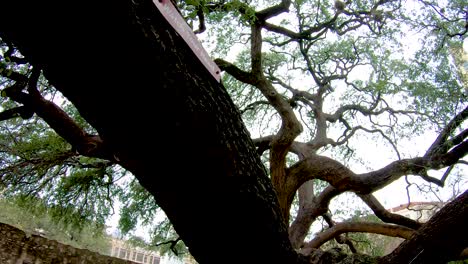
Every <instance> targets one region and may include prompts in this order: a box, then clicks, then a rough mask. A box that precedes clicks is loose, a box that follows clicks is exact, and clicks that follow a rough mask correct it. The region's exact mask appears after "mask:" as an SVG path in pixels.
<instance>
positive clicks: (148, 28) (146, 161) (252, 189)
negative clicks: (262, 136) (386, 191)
mask: <svg viewBox="0 0 468 264" xmlns="http://www.w3.org/2000/svg"><path fill="white" fill-rule="evenodd" d="M286 2H287V1H286ZM2 11H3V12H2V15H1V16H0V36H1V37H2V39H3V40H5V41H8V42H12V43H14V44H15V45H16V46H17V47H18V48H19V50H20V51H21V52H22V54H23V55H25V57H26V58H27V59H28V60H29V61H30V62H31V63H32V65H33V66H34V67H35V68H36V69H37V67H38V68H41V69H42V70H43V73H44V75H45V76H46V77H47V79H48V80H49V81H50V83H51V84H53V85H54V86H55V87H56V88H57V89H58V90H59V91H60V92H62V93H63V94H64V96H66V97H67V98H68V99H69V100H70V101H71V102H72V103H73V104H74V105H75V106H76V107H77V109H78V110H79V112H80V114H81V115H82V116H83V117H84V118H85V119H86V120H87V121H88V122H89V123H90V124H91V125H92V126H93V127H94V128H95V129H96V130H97V131H98V133H99V136H100V140H102V144H104V145H105V146H107V147H106V149H107V150H108V152H106V153H111V154H112V157H113V159H114V160H115V161H117V162H118V163H119V164H120V165H122V166H123V167H125V168H126V169H128V170H129V171H131V172H132V173H133V174H134V175H135V177H136V178H137V179H138V180H139V181H140V183H141V185H142V186H143V187H145V188H146V189H147V190H148V191H149V192H150V193H151V194H152V195H153V196H154V197H155V198H156V201H157V203H158V204H159V205H160V206H161V208H162V209H163V210H164V211H165V213H166V214H167V215H168V217H169V219H170V220H171V222H172V224H173V225H174V228H175V230H176V231H177V232H178V234H179V235H180V237H181V238H182V239H183V241H184V242H185V243H186V245H187V246H188V247H189V250H190V252H191V253H192V255H193V256H194V257H195V259H196V260H197V261H198V262H199V263H202V264H205V263H228V264H229V263H288V264H289V263H333V262H335V260H334V261H332V262H329V261H326V258H321V257H320V256H321V252H320V251H318V250H317V251H315V250H314V254H312V255H311V256H310V258H308V259H306V258H305V257H303V256H302V255H299V254H297V253H296V252H295V251H294V250H293V249H292V247H291V244H290V242H289V240H288V233H287V228H286V226H285V223H284V217H283V215H282V213H281V211H280V209H279V206H278V199H277V197H276V194H275V191H274V190H273V187H272V185H271V182H270V180H269V179H268V177H267V175H266V172H265V169H264V167H263V166H262V164H261V161H260V158H259V156H258V154H257V153H256V150H255V148H254V145H253V143H252V141H251V140H250V137H249V134H248V132H247V130H246V129H245V127H244V125H243V123H242V120H241V117H240V114H239V112H238V111H237V109H236V107H235V105H234V104H233V102H232V101H231V99H230V98H229V96H228V94H227V92H226V91H225V89H224V87H223V85H222V84H219V83H218V82H217V81H216V80H215V79H214V78H213V77H212V76H211V75H210V73H208V71H207V70H206V69H205V68H204V67H203V66H202V64H201V63H200V62H199V61H198V59H197V58H196V56H195V55H194V54H193V53H192V51H191V50H190V49H189V48H188V46H187V45H186V44H185V42H184V41H183V40H182V38H180V36H179V35H178V34H177V33H176V32H175V31H174V30H173V29H172V28H171V27H170V26H169V24H168V23H167V22H166V21H165V19H164V18H163V17H162V15H161V14H160V13H159V12H158V10H157V9H156V7H155V6H154V4H153V3H152V2H151V1H148V0H127V1H125V0H121V1H111V0H102V1H91V0H84V1H79V2H73V3H70V2H67V1H61V0H46V1H26V0H6V1H3V2H2ZM465 204H466V202H465ZM464 209H466V206H465V208H464ZM465 211H466V210H465ZM460 212H462V213H463V212H464V211H458V212H457V213H458V214H460ZM454 214H455V212H454ZM455 215H456V214H455ZM452 220H453V221H454V222H456V223H459V220H458V219H452ZM462 220H466V214H465V215H464V218H463V219H462ZM439 227H440V228H442V227H441V226H439ZM463 228H464V229H463ZM424 230H426V229H424ZM461 230H463V232H460V233H461V234H466V227H461ZM419 231H420V230H418V232H419ZM426 231H427V232H434V233H435V234H439V233H437V232H438V231H437V230H433V229H427V230H426ZM421 232H422V231H421ZM423 234H426V233H423ZM454 237H456V236H454ZM414 239H415V240H417V241H418V237H416V238H414ZM464 239H465V240H461V241H462V242H463V243H464V244H463V246H466V243H465V242H466V238H464ZM457 247H458V246H457ZM443 250H447V252H449V253H450V254H449V255H451V252H452V251H450V250H449V249H446V248H444V249H443ZM434 251H435V250H434ZM401 252H403V253H397V254H396V255H395V256H396V257H398V254H402V255H405V254H406V253H404V252H406V251H404V250H403V251H401ZM315 253H317V254H315ZM354 257H356V258H358V256H357V255H356V256H350V257H346V259H349V258H354ZM339 259H340V260H338V259H336V261H341V260H343V257H342V256H340V258H339Z"/></svg>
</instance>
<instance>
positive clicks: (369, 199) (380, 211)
mask: <svg viewBox="0 0 468 264" xmlns="http://www.w3.org/2000/svg"><path fill="white" fill-rule="evenodd" d="M358 196H359V197H360V198H361V199H362V200H363V201H364V202H365V203H366V204H367V205H368V206H369V207H370V209H372V211H373V212H374V214H375V215H376V216H377V217H378V218H379V219H380V220H382V221H384V222H386V223H391V224H397V225H400V226H406V227H409V228H411V229H414V230H417V229H418V228H420V227H421V226H422V224H421V223H418V222H416V221H414V220H413V219H410V218H407V217H404V216H402V215H399V214H393V213H390V212H389V211H387V210H386V209H385V208H384V207H383V206H382V204H380V202H379V201H378V200H377V198H375V197H374V196H373V195H372V194H366V195H362V194H359V195H358Z"/></svg>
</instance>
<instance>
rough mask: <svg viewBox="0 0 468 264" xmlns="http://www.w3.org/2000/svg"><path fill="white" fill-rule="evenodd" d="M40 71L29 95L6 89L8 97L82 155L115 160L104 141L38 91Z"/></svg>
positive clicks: (31, 82)
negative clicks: (34, 114)
mask: <svg viewBox="0 0 468 264" xmlns="http://www.w3.org/2000/svg"><path fill="white" fill-rule="evenodd" d="M39 75H40V70H38V69H37V68H35V69H34V70H33V72H32V74H31V76H30V78H29V79H28V81H27V87H28V92H29V93H24V92H21V90H20V89H16V88H15V89H13V88H7V89H5V93H6V96H8V97H10V98H11V99H12V100H14V101H16V102H18V103H21V104H23V105H24V107H25V108H26V109H28V111H31V112H33V113H36V114H37V115H38V116H39V117H41V118H42V119H44V121H45V122H46V123H47V124H48V125H49V126H50V127H51V128H52V129H54V130H55V132H57V134H58V135H60V136H61V137H62V138H64V139H65V140H66V141H67V142H69V143H70V144H71V145H72V146H73V147H74V148H75V149H76V150H77V151H78V152H79V153H80V154H82V155H85V156H90V157H96V158H102V159H108V160H113V159H114V158H113V155H112V154H111V153H110V152H109V150H108V149H107V147H105V145H104V142H103V141H102V139H101V138H100V137H99V136H97V135H90V134H88V133H86V132H85V131H84V130H83V129H82V128H81V127H80V126H79V125H78V124H77V123H76V122H75V121H74V120H73V119H72V118H71V117H70V116H68V114H67V113H66V112H65V111H63V110H62V109H61V108H60V107H58V106H57V105H56V104H55V103H53V102H50V101H48V100H46V99H45V98H44V97H42V95H41V94H40V92H39V91H38V90H37V88H36V85H37V81H38V79H39ZM28 114H30V113H28Z"/></svg>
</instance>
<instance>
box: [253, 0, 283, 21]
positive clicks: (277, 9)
mask: <svg viewBox="0 0 468 264" xmlns="http://www.w3.org/2000/svg"><path fill="white" fill-rule="evenodd" d="M290 5H291V0H281V3H279V4H277V5H274V6H271V7H268V8H266V9H264V10H262V11H258V12H257V13H256V16H257V18H258V19H260V20H262V21H265V20H267V19H269V18H271V17H274V16H277V15H279V14H281V13H284V12H289V6H290Z"/></svg>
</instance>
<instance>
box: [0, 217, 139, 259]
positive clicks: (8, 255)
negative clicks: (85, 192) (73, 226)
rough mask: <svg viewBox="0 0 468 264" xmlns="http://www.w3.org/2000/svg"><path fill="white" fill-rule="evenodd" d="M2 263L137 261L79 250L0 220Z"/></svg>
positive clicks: (0, 253)
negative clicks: (31, 233)
mask: <svg viewBox="0 0 468 264" xmlns="http://www.w3.org/2000/svg"><path fill="white" fill-rule="evenodd" d="M0 263H1V264H87V263H92V264H136V263H135V262H132V261H127V260H122V259H118V258H113V257H109V256H103V255H100V254H98V253H95V252H92V251H89V250H86V249H78V248H74V247H71V246H67V245H64V244H60V243H58V242H57V241H55V240H49V239H46V238H44V237H41V236H38V235H30V234H26V233H25V232H23V231H22V230H19V229H17V228H15V227H12V226H10V225H7V224H3V223H0Z"/></svg>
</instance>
